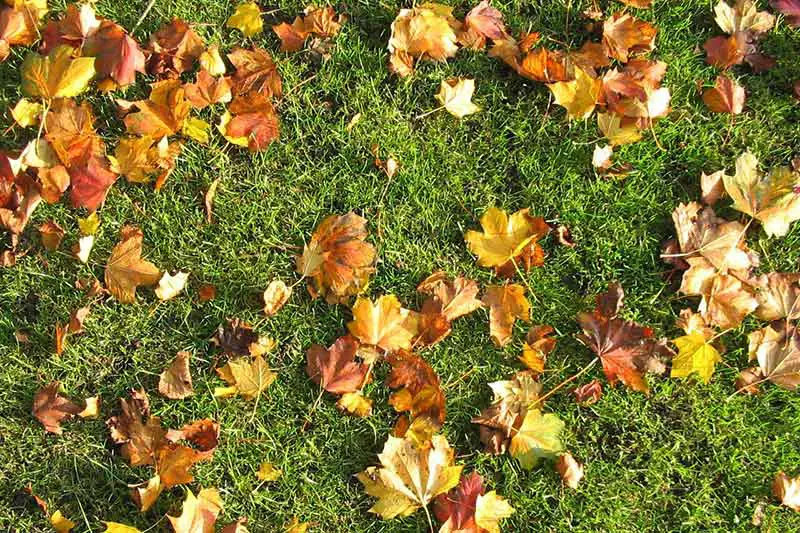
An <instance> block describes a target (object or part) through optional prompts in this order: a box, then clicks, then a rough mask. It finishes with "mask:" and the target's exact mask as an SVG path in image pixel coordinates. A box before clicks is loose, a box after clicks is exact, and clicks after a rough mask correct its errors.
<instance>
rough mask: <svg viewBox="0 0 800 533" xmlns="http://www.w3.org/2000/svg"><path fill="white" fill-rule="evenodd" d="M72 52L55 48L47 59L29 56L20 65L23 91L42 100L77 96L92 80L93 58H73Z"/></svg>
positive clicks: (59, 47) (34, 54) (36, 55)
mask: <svg viewBox="0 0 800 533" xmlns="http://www.w3.org/2000/svg"><path fill="white" fill-rule="evenodd" d="M72 54H73V49H72V48H70V47H69V46H63V45H61V46H57V47H56V48H54V49H53V50H52V51H51V52H50V54H49V55H48V56H46V57H45V56H40V55H39V54H36V53H33V52H31V53H29V54H28V55H27V56H26V57H25V61H24V62H23V63H22V91H23V92H24V93H25V94H26V95H28V96H39V97H41V98H43V99H45V100H50V99H52V98H71V97H73V96H78V95H79V94H81V93H82V92H83V91H85V90H86V89H87V88H88V87H89V82H90V81H92V78H93V77H94V74H95V71H94V58H93V57H79V58H77V59H73V58H72Z"/></svg>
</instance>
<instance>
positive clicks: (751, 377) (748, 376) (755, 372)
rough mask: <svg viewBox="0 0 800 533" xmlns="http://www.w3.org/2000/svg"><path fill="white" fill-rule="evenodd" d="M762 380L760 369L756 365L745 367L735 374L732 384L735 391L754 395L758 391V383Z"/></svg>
mask: <svg viewBox="0 0 800 533" xmlns="http://www.w3.org/2000/svg"><path fill="white" fill-rule="evenodd" d="M763 382H764V376H763V375H762V374H761V369H760V368H759V367H757V366H754V367H752V368H745V369H744V370H742V371H741V372H739V375H738V376H736V381H734V384H733V386H734V387H735V388H736V390H737V391H742V392H744V393H746V394H750V395H752V396H755V395H757V394H758V393H759V385H761V383H763Z"/></svg>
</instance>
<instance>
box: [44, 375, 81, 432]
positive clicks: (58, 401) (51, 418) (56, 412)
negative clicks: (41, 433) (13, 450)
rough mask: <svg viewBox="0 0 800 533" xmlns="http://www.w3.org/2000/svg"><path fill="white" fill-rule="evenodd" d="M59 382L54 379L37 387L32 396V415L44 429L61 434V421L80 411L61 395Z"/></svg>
mask: <svg viewBox="0 0 800 533" xmlns="http://www.w3.org/2000/svg"><path fill="white" fill-rule="evenodd" d="M60 386H61V384H60V383H59V382H58V381H54V382H52V383H50V384H49V385H47V386H46V387H43V388H41V389H39V391H37V392H36V395H35V396H34V397H33V409H32V413H33V416H34V417H36V420H38V421H39V422H41V424H42V425H43V426H44V429H45V431H47V432H48V433H55V434H56V435H61V433H62V432H63V429H62V428H61V422H62V421H64V420H67V419H69V418H72V417H73V416H75V415H77V414H78V413H80V412H81V408H80V407H78V406H77V405H75V404H74V403H72V402H71V401H69V400H68V399H66V398H65V397H63V396H61V394H60V393H59V387H60Z"/></svg>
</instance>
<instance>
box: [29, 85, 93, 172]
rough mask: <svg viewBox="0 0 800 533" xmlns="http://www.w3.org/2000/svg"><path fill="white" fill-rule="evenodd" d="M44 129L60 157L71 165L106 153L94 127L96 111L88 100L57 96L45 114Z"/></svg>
mask: <svg viewBox="0 0 800 533" xmlns="http://www.w3.org/2000/svg"><path fill="white" fill-rule="evenodd" d="M44 129H45V132H46V138H47V140H48V141H49V142H50V145H51V146H52V148H53V150H55V152H56V154H57V155H58V159H59V160H60V161H61V163H63V164H64V166H66V167H67V168H69V169H71V168H73V167H77V166H80V165H83V164H86V162H87V160H90V159H94V158H102V157H104V156H105V144H104V142H103V140H102V139H101V138H100V136H99V135H98V134H97V132H95V130H94V113H93V112H92V108H91V106H90V105H89V103H88V102H82V103H81V104H78V103H77V102H75V100H72V99H68V98H59V99H57V100H55V101H54V102H53V103H52V105H51V107H50V111H49V112H48V113H47V115H46V116H45V119H44Z"/></svg>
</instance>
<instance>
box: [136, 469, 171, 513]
mask: <svg viewBox="0 0 800 533" xmlns="http://www.w3.org/2000/svg"><path fill="white" fill-rule="evenodd" d="M131 489H132V490H131V499H132V500H133V501H134V503H135V504H136V506H137V507H138V508H139V511H141V512H143V513H145V512H147V511H148V510H149V509H150V508H151V507H152V506H153V504H154V503H156V501H157V500H158V497H159V496H161V493H162V492H163V491H164V486H163V485H162V484H161V476H159V475H158V474H156V475H155V476H153V477H151V478H150V479H149V480H148V481H147V482H146V483H140V484H139V485H134V486H131Z"/></svg>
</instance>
